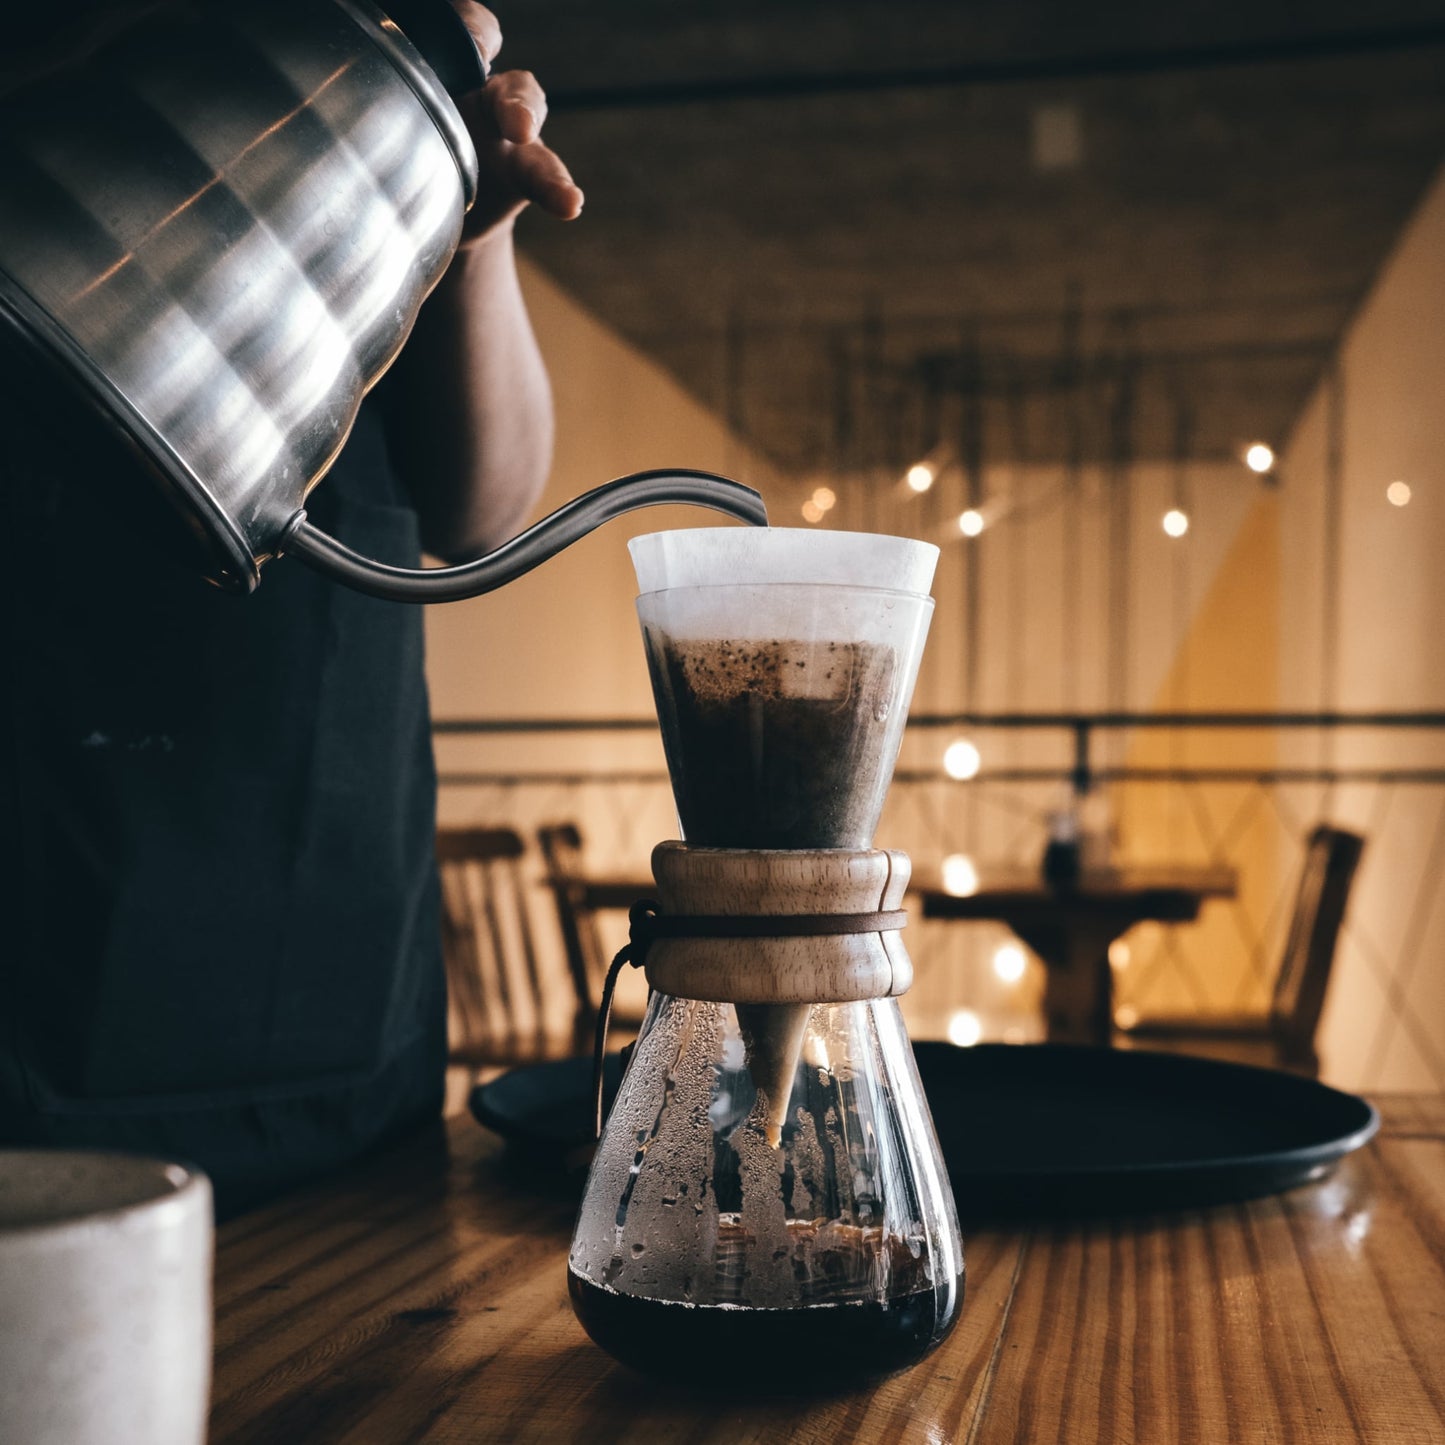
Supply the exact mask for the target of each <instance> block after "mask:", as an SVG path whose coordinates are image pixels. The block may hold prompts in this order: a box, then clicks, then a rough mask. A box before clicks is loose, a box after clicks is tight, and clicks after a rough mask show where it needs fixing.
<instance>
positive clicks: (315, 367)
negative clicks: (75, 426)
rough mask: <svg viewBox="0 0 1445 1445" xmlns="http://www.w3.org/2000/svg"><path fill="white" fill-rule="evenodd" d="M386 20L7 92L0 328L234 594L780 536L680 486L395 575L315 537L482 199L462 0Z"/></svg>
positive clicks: (403, 595) (158, 21)
mask: <svg viewBox="0 0 1445 1445" xmlns="http://www.w3.org/2000/svg"><path fill="white" fill-rule="evenodd" d="M384 3H385V4H386V8H387V12H388V13H386V14H383V13H382V11H381V10H378V9H376V8H375V7H374V6H373V5H372V4H371V3H370V0H247V3H246V4H245V5H235V6H217V5H214V4H210V3H207V0H166V3H162V4H159V5H155V4H151V5H146V6H143V7H138V8H137V9H136V10H135V11H134V13H132V14H130V15H129V16H128V17H122V18H121V19H118V20H116V21H115V22H114V23H113V24H112V26H111V28H110V29H109V30H108V31H107V32H106V34H105V35H104V36H100V37H91V38H90V40H89V41H88V43H87V44H86V45H85V46H84V47H79V48H78V49H77V52H76V53H75V54H73V55H69V56H62V57H60V58H56V57H55V56H54V55H50V56H47V57H46V58H45V61H44V64H43V66H40V65H36V66H32V67H30V68H29V69H28V70H27V69H26V68H25V67H21V66H17V67H15V69H16V71H17V73H18V74H19V78H18V79H17V78H15V76H12V77H11V78H10V79H9V80H8V81H7V79H6V77H5V76H4V75H3V74H0V330H5V329H6V328H8V331H9V333H10V334H11V335H13V336H16V337H19V338H20V339H21V340H22V341H23V342H25V343H28V344H29V346H30V348H31V349H32V352H33V354H35V355H36V356H38V357H39V358H40V359H41V360H42V361H43V362H44V363H45V364H46V365H48V366H49V367H52V368H53V369H55V370H56V371H57V372H58V373H59V375H60V376H61V377H62V378H63V379H64V380H65V381H66V382H68V383H69V384H70V385H71V386H72V387H73V388H75V389H77V390H78V392H79V394H80V395H81V396H82V397H83V398H84V399H85V401H86V402H87V403H88V404H89V405H90V406H91V407H92V408H94V409H95V410H97V411H98V412H99V414H100V415H101V416H103V417H104V419H105V420H106V421H107V422H108V423H109V424H110V428H111V430H112V431H113V432H114V433H115V434H116V436H117V437H118V438H119V440H120V441H122V442H123V443H124V444H125V445H126V447H127V448H128V450H129V451H130V453H131V454H132V456H133V457H134V458H135V459H137V460H138V461H139V462H140V463H141V464H142V465H143V466H144V468H145V470H146V471H147V472H149V474H150V475H151V477H152V478H154V479H155V480H156V481H157V482H159V484H160V486H161V487H162V489H163V491H164V492H165V494H166V495H167V496H168V497H169V498H170V500H171V501H172V502H173V503H174V504H175V505H176V506H177V507H178V508H179V510H180V513H181V515H182V517H183V519H184V520H185V521H186V522H187V523H188V524H189V532H190V534H191V536H192V537H193V538H194V539H195V541H196V543H197V544H198V550H199V553H200V556H201V559H202V560H201V566H202V568H203V569H204V571H205V572H206V575H207V576H209V577H210V578H211V580H212V581H214V582H216V583H217V584H218V585H220V586H222V587H225V588H228V589H230V590H232V591H237V592H249V591H251V590H252V589H253V588H254V587H255V586H256V585H257V583H258V581H259V579H260V571H261V567H262V565H263V564H264V563H265V562H266V561H267V560H269V559H270V558H273V557H276V556H279V555H281V554H282V553H292V554H294V555H296V556H298V557H300V558H301V559H302V560H304V561H306V562H307V563H308V564H310V565H311V566H313V567H316V568H318V569H319V570H321V571H322V572H325V573H327V574H328V575H330V576H332V577H335V578H336V579H338V580H339V581H342V582H345V583H347V584H348V585H350V586H353V587H357V588H360V589H361V590H363V591H367V592H371V593H373V594H375V595H378V596H383V597H390V598H395V599H398V600H409V601H448V600H452V599H455V598H459V597H467V596H473V595H475V594H477V593H481V592H486V591H490V590H492V589H493V588H495V587H499V586H501V585H502V584H503V583H505V582H508V581H510V580H512V578H514V577H516V576H519V575H520V574H521V573H523V572H525V571H528V570H529V569H530V568H532V567H534V566H536V565H537V564H538V563H539V562H542V561H544V560H545V559H546V558H547V557H549V556H551V555H552V554H553V553H554V552H556V551H558V550H560V549H561V548H562V547H565V546H566V545H567V544H568V543H570V542H572V541H575V540H576V539H577V538H578V537H580V536H582V535H583V534H584V533H586V532H588V531H590V530H591V529H592V528H593V527H595V526H597V525H599V524H600V523H602V522H604V521H606V520H607V519H608V518H610V517H614V516H617V515H618V514H619V513H621V512H625V511H630V510H631V509H632V508H634V507H639V506H649V505H653V504H655V503H661V502H685V503H695V504H698V505H701V506H706V507H712V508H715V509H717V510H720V511H723V512H728V513H730V514H732V515H734V516H736V517H739V518H741V519H743V520H745V521H748V522H754V523H763V522H765V521H766V516H765V513H764V510H763V504H762V500H761V498H760V497H759V496H758V494H757V493H756V492H755V491H753V490H752V489H751V488H748V487H744V486H741V485H740V484H739V483H737V482H732V481H729V480H727V479H725V478H722V477H714V476H711V475H709V474H707V473H702V472H673V471H668V472H644V473H640V474H638V475H636V476H634V477H627V478H622V479H620V480H619V481H615V482H611V483H609V484H608V485H606V486H604V487H600V488H598V489H597V490H596V491H593V492H590V493H587V494H586V495H585V496H582V497H579V498H577V499H576V500H575V501H573V502H571V503H569V504H568V505H566V506H564V507H563V508H561V509H560V510H559V511H557V512H555V513H554V514H553V515H552V516H550V517H548V518H546V519H545V520H544V521H542V522H540V523H538V524H537V525H536V526H535V527H533V528H531V529H530V530H529V531H527V532H524V533H523V534H522V535H521V536H520V537H517V538H515V539H513V540H512V541H511V542H509V543H507V544H506V545H505V546H503V547H502V548H500V549H498V550H497V551H496V552H494V553H492V554H490V555H489V556H487V557H484V558H481V559H479V560H478V561H475V562H469V563H464V564H462V565H460V566H455V567H440V568H435V569H427V570H418V569H401V568H393V567H386V566H383V565H381V564H379V563H377V562H375V561H372V560H371V559H368V558H365V557H360V556H358V555H356V554H355V553H353V552H350V551H349V550H348V549H346V548H345V547H343V546H342V545H341V544H340V543H338V542H336V541H335V540H334V539H333V538H330V537H328V536H326V535H325V534H324V533H322V532H320V531H318V530H317V529H316V528H315V527H314V526H312V524H311V523H310V522H308V521H307V520H306V513H305V501H306V496H307V494H308V492H309V491H310V490H311V488H312V487H314V486H315V485H316V483H317V482H318V481H320V479H321V478H322V477H323V475H324V474H325V472H326V470H327V468H328V467H329V466H330V464H331V462H332V461H333V460H334V459H335V457H336V454H337V452H338V451H339V450H340V448H341V446H342V444H343V443H344V442H345V440H346V437H347V435H348V433H349V432H350V430H351V426H352V424H353V422H354V421H355V418H356V412H357V408H358V407H359V405H360V403H361V399H362V397H363V396H364V395H365V393H366V392H367V390H368V389H369V388H370V387H371V386H372V385H374V384H375V382H376V381H377V380H378V379H379V378H380V376H381V375H382V373H383V372H384V371H385V370H386V368H387V367H388V366H389V365H390V363H391V361H392V360H393V358H394V357H395V356H396V354H397V352H398V351H399V350H400V348H401V346H402V343H403V342H404V341H405V340H406V338H407V336H408V334H409V333H410V331H411V328H412V325H413V323H414V322H415V320H416V315H417V312H418V310H419V308H420V306H421V303H422V301H423V300H424V299H425V297H426V295H427V293H428V292H429V291H430V290H431V288H432V287H433V286H434V285H435V284H436V282H437V281H438V280H439V279H440V277H441V275H442V273H443V272H444V271H445V270H446V267H447V264H448V263H449V261H450V260H451V257H452V255H453V253H454V252H455V250H456V247H457V243H458V241H459V239H460V237H461V230H462V220H463V217H464V215H465V213H466V211H467V209H468V208H469V207H470V205H471V204H472V201H473V200H474V199H475V196H476V188H477V156H476V152H475V150H474V149H473V146H472V143H471V139H470V137H469V136H468V134H467V130H466V126H465V125H464V123H463V121H462V118H461V115H460V112H459V111H458V110H457V107H456V105H455V103H454V101H453V99H452V97H453V96H454V95H461V94H464V93H466V92H467V91H469V90H473V89H475V88H477V86H479V85H481V84H482V83H484V82H485V79H486V67H485V64H484V62H483V61H482V59H481V57H480V56H479V55H478V54H477V52H476V48H475V46H474V44H473V43H472V41H471V38H470V35H469V34H468V32H467V30H466V27H465V26H464V25H463V24H462V22H461V20H460V19H459V18H458V17H457V16H456V14H455V12H454V11H453V10H452V9H451V6H450V5H449V4H447V3H446V0H384ZM8 59H9V58H8V57H7V60H8Z"/></svg>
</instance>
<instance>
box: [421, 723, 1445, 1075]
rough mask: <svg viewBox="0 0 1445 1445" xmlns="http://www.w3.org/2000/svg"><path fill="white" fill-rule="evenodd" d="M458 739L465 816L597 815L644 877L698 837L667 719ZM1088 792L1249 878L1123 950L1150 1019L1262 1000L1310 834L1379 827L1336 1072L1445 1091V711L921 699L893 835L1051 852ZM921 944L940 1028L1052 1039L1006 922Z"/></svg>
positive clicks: (1134, 823) (1149, 850) (1018, 860)
mask: <svg viewBox="0 0 1445 1445" xmlns="http://www.w3.org/2000/svg"><path fill="white" fill-rule="evenodd" d="M435 732H436V739H437V751H438V760H439V780H440V784H441V789H442V792H441V809H442V816H443V818H444V819H445V820H448V821H453V822H462V821H487V822H502V823H507V824H509V825H511V826H513V827H517V828H518V829H519V830H521V831H523V832H524V833H527V832H530V831H531V830H534V829H535V828H536V827H537V826H539V825H540V824H542V823H547V822H555V821H559V820H564V819H565V820H572V821H576V822H577V823H578V824H579V826H580V827H581V828H582V830H583V833H584V837H585V838H586V840H587V850H588V855H589V857H590V858H591V859H593V860H594V861H595V866H596V867H597V868H598V869H599V870H605V871H607V872H609V873H617V872H629V871H636V872H638V873H639V874H641V875H644V876H645V873H646V868H647V858H648V854H649V852H650V850H651V847H652V845H653V843H655V842H656V841H657V840H659V839H661V838H664V837H671V836H675V833H676V821H675V815H674V813H673V809H672V800H671V792H670V788H669V785H668V780H667V773H666V769H665V767H664V765H663V759H662V751H661V745H660V741H659V739H658V733H657V724H656V721H655V719H653V718H589V719H579V718H515V719H447V720H441V721H438V722H437V723H436V724H435ZM965 734H966V735H968V736H970V737H971V738H973V740H974V741H975V743H976V745H977V746H978V747H979V749H980V752H981V754H982V766H981V767H980V769H979V771H978V772H977V774H976V775H975V776H973V777H971V778H969V779H967V780H956V779H953V778H950V777H948V776H947V775H946V774H945V772H944V771H943V768H942V766H941V756H942V743H943V740H944V739H945V738H949V737H952V736H957V735H965ZM1070 801H1072V802H1074V803H1078V804H1081V805H1082V806H1083V807H1084V809H1085V818H1086V826H1088V827H1091V828H1093V829H1094V831H1095V832H1096V833H1097V834H1098V836H1099V837H1100V838H1103V839H1106V840H1107V842H1106V845H1105V846H1107V847H1108V848H1109V849H1110V850H1111V851H1112V856H1114V857H1116V858H1117V859H1118V860H1119V861H1122V862H1138V863H1153V862H1159V861H1163V860H1167V861H1171V862H1181V863H1207V864H1226V865H1229V866H1231V867H1233V868H1234V869H1235V870H1236V871H1237V875H1238V878H1239V887H1238V892H1237V895H1236V897H1235V898H1234V899H1233V900H1231V901H1230V902H1228V903H1215V904H1210V905H1207V906H1206V908H1205V910H1204V912H1203V913H1202V914H1201V917H1200V920H1199V921H1198V923H1196V924H1192V925H1187V926H1180V927H1164V926H1158V925H1140V926H1139V927H1138V928H1136V929H1135V930H1134V931H1133V933H1131V934H1130V935H1129V937H1128V939H1127V940H1126V943H1125V946H1124V947H1122V948H1120V949H1119V950H1118V954H1117V957H1116V959H1115V962H1116V964H1117V972H1116V975H1115V983H1116V1002H1117V1004H1118V1006H1119V1007H1120V1008H1123V1009H1132V1010H1134V1011H1135V1012H1138V1013H1150V1012H1176V1011H1180V1010H1195V1011H1200V1012H1209V1011H1228V1010H1236V1009H1241V1008H1245V1009H1248V1008H1256V1009H1257V1008H1262V1007H1263V1006H1264V1005H1265V1002H1266V1000H1267V998H1268V992H1269V988H1270V983H1271V978H1272V972H1273V967H1274V960H1275V959H1276V957H1277V956H1278V952H1279V948H1280V946H1281V943H1282V937H1283V933H1284V929H1285V927H1286V925H1287V922H1288V917H1289V911H1290V905H1291V902H1292V896H1293V889H1294V886H1295V873H1296V868H1297V863H1298V859H1299V856H1300V851H1301V849H1302V846H1303V839H1304V837H1305V835H1306V834H1307V833H1308V831H1309V829H1310V827H1311V826H1312V825H1313V824H1314V823H1315V822H1317V821H1320V820H1322V819H1326V818H1328V819H1331V820H1333V821H1335V822H1337V823H1340V824H1341V825H1343V826H1347V827H1351V828H1354V829H1355V830H1356V831H1359V832H1362V833H1364V834H1365V835H1366V836H1367V839H1368V845H1367V849H1366V854H1365V860H1364V863H1363V865H1362V868H1361V870H1360V875H1359V877H1358V879H1357V882H1356V887H1355V892H1354V895H1353V897H1352V901H1351V907H1350V912H1349V917H1348V919H1347V923H1346V927H1345V932H1344V935H1343V936H1342V940H1341V945H1340V950H1339V955H1338V957H1337V963H1336V977H1335V979H1334V981H1333V982H1332V992H1333V994H1335V995H1340V994H1341V993H1343V995H1344V1001H1343V1002H1342V1003H1341V1004H1340V1007H1342V1008H1348V1009H1349V1010H1350V1011H1351V1015H1352V1016H1351V1019H1350V1024H1351V1027H1349V1028H1345V1027H1343V1026H1342V1025H1341V1023H1340V1020H1339V1019H1338V1018H1335V1019H1333V1020H1332V1018H1331V1015H1330V1014H1329V1013H1327V1015H1326V1034H1327V1038H1326V1040H1325V1042H1326V1045H1327V1048H1326V1069H1327V1073H1328V1074H1329V1076H1330V1077H1332V1078H1334V1079H1337V1080H1338V1081H1340V1082H1343V1083H1346V1084H1349V1085H1350V1086H1352V1087H1382V1086H1384V1087H1390V1086H1412V1085H1414V1084H1416V1083H1418V1084H1419V1085H1420V1086H1431V1087H1437V1088H1441V1087H1445V1009H1442V1008H1440V1007H1439V1006H1438V995H1439V989H1438V988H1437V987H1436V986H1435V985H1434V983H1433V980H1434V978H1435V977H1436V976H1437V970H1438V965H1436V964H1435V960H1438V959H1440V958H1442V957H1445V907H1442V908H1440V909H1436V907H1435V906H1434V905H1435V902H1436V899H1437V897H1438V896H1439V894H1440V893H1441V880H1442V879H1445V713H1439V712H1305V711H1291V712H1212V713H1134V712H1107V713H1067V712H1059V713H1042V712H1040V713H1026V712H1018V713H948V714H926V715H916V716H914V717H913V718H911V719H910V721H909V725H908V729H907V734H906V736H905V739H904V744H903V748H902V750H901V753H900V760H899V766H898V768H897V770H896V772H895V775H894V784H893V788H892V791H891V793H890V795H889V800H888V804H887V807H886V809H885V812H884V817H883V821H882V824H881V825H880V828H879V833H878V837H879V840H880V842H881V843H885V844H886V845H887V846H890V847H902V848H905V849H906V850H907V851H908V852H909V853H911V854H912V855H913V858H914V860H915V864H916V866H918V867H938V866H939V865H941V863H942V862H943V860H944V859H946V858H949V857H951V856H955V855H963V856H966V857H968V858H970V859H973V860H975V861H976V862H979V863H991V862H1000V863H1010V864H1032V863H1034V862H1036V861H1037V859H1038V857H1039V855H1040V854H1041V852H1042V848H1043V845H1044V841H1045V824H1044V819H1045V816H1046V814H1047V813H1048V812H1049V811H1051V810H1053V809H1057V808H1059V807H1061V806H1065V805H1067V804H1068V803H1070ZM1091 810H1092V813H1093V814H1094V815H1096V816H1094V817H1093V818H1092V820H1091V819H1090V811H1091ZM1437 912H1438V913H1440V914H1441V916H1440V917H1436V914H1437ZM908 941H909V947H910V951H911V952H912V954H913V957H914V961H915V964H916V973H917V982H916V984H915V987H914V990H913V993H912V994H911V995H910V997H909V1000H908V1001H907V1011H908V1012H909V1015H910V1025H911V1026H912V1027H913V1028H914V1029H915V1031H916V1032H918V1033H920V1034H939V1033H941V1032H943V1031H944V1030H945V1029H946V1028H947V1027H948V1025H949V1023H950V1022H951V1021H953V1020H955V1019H956V1018H957V1017H958V1015H959V1014H960V1013H961V1012H962V1011H965V1010H970V1011H972V1012H973V1013H975V1014H976V1015H977V1016H978V1017H979V1019H980V1021H981V1023H982V1026H983V1030H984V1036H985V1037H989V1036H999V1037H1009V1038H1028V1037H1037V1036H1038V1023H1037V1003H1038V995H1039V982H1040V981H1039V977H1038V973H1037V968H1036V967H1035V968H1028V969H1026V971H1025V974H1024V976H1023V978H1021V979H1015V978H1013V977H1012V975H1013V974H1014V973H1015V972H1016V969H1017V963H1016V959H1014V958H1010V959H1009V961H1008V967H1006V968H1005V967H1001V966H999V958H1000V950H1001V949H1005V948H1010V947H1016V945H1015V944H1014V941H1013V940H1012V939H1011V937H1010V936H1009V935H1008V933H1007V931H1006V930H1004V929H1003V928H1002V927H994V926H992V925H986V924H983V925H971V926H969V927H966V928H965V927H960V926H958V925H954V924H948V923H924V922H916V923H914V924H912V925H910V929H909V940H908ZM1432 999H1434V1000H1435V1001H1434V1002H1433V1003H1432ZM1331 1041H1333V1046H1332V1047H1330V1045H1331ZM1402 1069H1403V1070H1404V1074H1403V1075H1401V1070H1402ZM1397 1076H1400V1077H1397Z"/></svg>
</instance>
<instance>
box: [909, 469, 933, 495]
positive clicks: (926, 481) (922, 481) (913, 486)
mask: <svg viewBox="0 0 1445 1445" xmlns="http://www.w3.org/2000/svg"><path fill="white" fill-rule="evenodd" d="M937 477H938V471H937V469H936V468H935V467H934V466H933V464H932V463H931V462H914V464H913V465H912V466H911V467H909V468H908V470H907V471H906V472H905V473H904V474H903V480H904V481H905V482H907V483H908V489H909V491H911V492H918V493H923V492H926V491H927V490H928V489H929V487H931V486H932V485H933V483H934V481H935V480H936V479H937Z"/></svg>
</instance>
